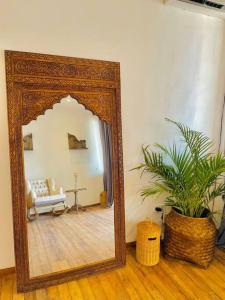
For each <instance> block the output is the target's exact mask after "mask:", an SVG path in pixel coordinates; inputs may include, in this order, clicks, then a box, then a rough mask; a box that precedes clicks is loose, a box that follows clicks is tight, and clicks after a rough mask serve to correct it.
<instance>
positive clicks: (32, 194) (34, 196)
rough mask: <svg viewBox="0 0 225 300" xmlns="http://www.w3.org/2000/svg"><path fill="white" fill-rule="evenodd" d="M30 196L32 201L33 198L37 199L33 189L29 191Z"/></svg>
mask: <svg viewBox="0 0 225 300" xmlns="http://www.w3.org/2000/svg"><path fill="white" fill-rule="evenodd" d="M31 198H32V200H33V201H35V199H37V194H36V192H35V191H31Z"/></svg>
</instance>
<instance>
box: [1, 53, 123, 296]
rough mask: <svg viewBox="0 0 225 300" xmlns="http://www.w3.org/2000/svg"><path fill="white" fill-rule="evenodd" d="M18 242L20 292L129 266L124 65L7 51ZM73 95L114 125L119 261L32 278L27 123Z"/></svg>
mask: <svg viewBox="0 0 225 300" xmlns="http://www.w3.org/2000/svg"><path fill="white" fill-rule="evenodd" d="M5 59H6V78H7V98H8V124H9V142H10V163H11V184H12V199H13V221H14V241H15V257H16V270H17V287H18V291H28V290H32V289H35V288H39V287H43V286H48V285H51V284H57V283H61V282H64V281H66V280H70V279H73V278H78V277H80V276H86V275H90V274H93V273H96V272H100V271H105V270H109V269H112V268H115V267H119V266H122V265H124V264H125V226H124V221H125V220H124V219H125V217H124V191H123V158H122V135H121V132H122V131H121V110H120V65H119V63H116V62H107V61H99V60H90V59H80V58H71V57H63V56H54V55H43V54H35V53H25V52H17V51H5ZM68 95H71V96H72V97H73V98H75V99H76V100H77V101H78V102H79V103H80V104H83V105H84V106H85V108H86V109H88V110H90V111H92V113H93V114H95V115H97V116H99V117H100V118H101V119H102V120H104V121H106V122H107V123H108V124H110V125H111V129H112V147H113V151H112V152H113V189H114V198H115V214H114V219H115V259H111V260H108V261H103V262H99V263H97V264H94V265H90V266H88V267H82V268H76V269H70V270H66V271H65V272H57V273H53V274H48V275H43V276H39V277H34V278H30V276H29V260H28V241H27V226H26V203H25V197H24V194H25V186H24V166H23V151H22V147H23V140H22V125H25V124H28V123H29V122H30V121H31V120H34V119H36V118H37V116H39V115H40V114H44V113H45V111H46V110H47V109H50V108H52V107H53V105H54V104H55V103H57V102H60V100H61V99H62V98H63V97H66V96H68Z"/></svg>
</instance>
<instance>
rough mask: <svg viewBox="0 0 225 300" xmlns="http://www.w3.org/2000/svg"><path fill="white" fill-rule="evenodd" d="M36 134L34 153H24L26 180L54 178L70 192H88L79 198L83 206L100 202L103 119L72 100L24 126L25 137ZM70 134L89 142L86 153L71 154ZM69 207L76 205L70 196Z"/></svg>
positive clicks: (57, 105) (80, 194)
mask: <svg viewBox="0 0 225 300" xmlns="http://www.w3.org/2000/svg"><path fill="white" fill-rule="evenodd" d="M30 133H32V135H33V147H34V150H33V151H24V166H25V177H26V178H27V179H31V180H35V179H40V178H50V177H51V178H54V179H55V181H56V185H57V186H58V187H63V190H64V191H66V190H70V189H72V188H74V187H75V178H74V173H76V174H77V188H86V189H87V190H86V191H82V192H80V193H79V195H78V201H79V204H81V205H90V204H94V203H99V202H100V193H101V192H102V191H103V190H104V187H103V158H102V145H101V139H100V131H99V119H98V117H96V116H94V115H93V114H92V113H91V112H90V111H88V110H86V109H85V108H84V107H83V106H82V105H80V104H78V102H76V100H73V99H72V98H70V97H67V98H66V99H63V100H62V101H61V103H58V104H56V105H54V106H53V109H52V110H47V111H46V112H45V114H44V115H41V116H39V117H38V118H37V120H34V121H32V122H30V123H29V124H28V125H25V126H23V135H24V136H25V135H27V134H30ZM68 133H70V134H73V135H75V136H76V137H77V138H78V139H79V140H86V146H87V148H88V149H85V150H83V149H82V150H70V149H69V146H68ZM66 196H67V200H66V201H67V203H68V204H69V205H70V206H72V205H73V204H74V194H73V193H66Z"/></svg>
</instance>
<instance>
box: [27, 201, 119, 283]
mask: <svg viewBox="0 0 225 300" xmlns="http://www.w3.org/2000/svg"><path fill="white" fill-rule="evenodd" d="M27 226H28V248H29V266H30V275H31V277H35V276H39V275H43V274H48V273H52V272H57V271H63V270H65V269H70V268H75V267H80V266H83V265H86V264H92V263H96V262H99V261H103V260H106V259H110V258H114V257H115V244H114V213H113V208H108V209H103V208H101V207H100V206H96V207H92V208H88V209H87V211H85V212H79V214H75V213H74V212H71V213H67V214H63V215H61V216H59V217H53V216H51V215H40V216H39V217H38V218H37V219H36V220H34V221H32V222H28V224H27ZM100 240H101V247H99V241H100ZM71 249H72V251H71ZM65 266H66V268H65Z"/></svg>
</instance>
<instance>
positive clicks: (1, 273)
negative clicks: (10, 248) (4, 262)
mask: <svg viewBox="0 0 225 300" xmlns="http://www.w3.org/2000/svg"><path fill="white" fill-rule="evenodd" d="M15 272H16V268H15V267H11V268H5V269H0V276H5V275H9V274H13V273H15Z"/></svg>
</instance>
